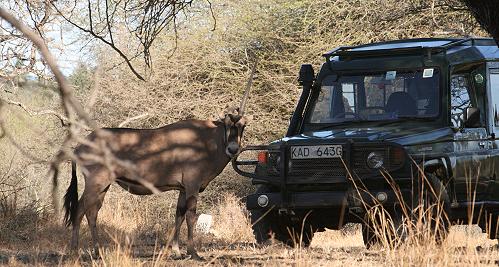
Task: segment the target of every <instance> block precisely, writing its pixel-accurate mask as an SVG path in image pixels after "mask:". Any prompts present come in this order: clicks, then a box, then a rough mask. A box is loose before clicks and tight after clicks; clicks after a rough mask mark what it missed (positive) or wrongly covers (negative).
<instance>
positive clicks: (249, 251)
mask: <svg viewBox="0 0 499 267" xmlns="http://www.w3.org/2000/svg"><path fill="white" fill-rule="evenodd" d="M197 243H198V248H199V254H200V255H201V256H202V257H203V258H204V261H194V260H191V259H189V258H188V257H185V256H184V257H183V258H182V259H173V258H172V257H171V256H170V255H169V254H168V250H167V249H164V248H161V246H160V245H155V244H153V243H151V244H140V245H126V244H127V240H125V241H124V242H119V243H118V244H113V245H107V246H106V245H104V248H103V249H102V251H101V258H98V259H96V258H93V257H92V256H91V253H90V252H89V251H86V250H83V249H81V250H80V253H79V255H75V254H71V253H68V252H67V251H66V250H65V248H62V249H60V250H58V251H55V250H54V251H51V250H50V249H47V248H44V247H36V248H29V246H26V247H25V248H21V249H15V248H9V249H2V248H0V264H2V265H9V266H10V265H38V266H53V265H62V266H206V265H211V266H241V265H243V266H387V265H388V266H421V265H426V266H441V265H445V266H463V265H466V266H497V265H499V250H498V249H497V246H495V242H494V241H492V240H488V239H486V238H485V237H484V236H483V235H482V234H481V233H479V232H478V231H477V230H476V229H472V230H471V231H470V230H467V229H464V230H463V228H462V227H461V228H459V229H456V228H454V229H452V231H451V235H450V236H449V240H447V242H446V244H444V245H443V246H442V247H443V248H442V249H438V250H439V251H435V249H432V250H431V251H427V252H423V253H422V252H420V251H418V250H420V249H421V248H414V249H411V250H414V251H416V252H415V254H414V255H418V256H416V257H413V256H411V253H410V252H409V251H406V250H401V251H388V250H386V249H383V248H381V247H379V248H373V249H370V250H367V249H366V248H365V247H364V245H363V243H362V237H361V234H360V230H359V229H356V230H355V231H354V232H350V233H345V232H341V231H326V232H324V233H318V234H316V236H315V238H314V241H313V242H312V245H311V247H310V248H306V249H299V248H294V249H293V248H289V247H286V246H283V245H281V244H278V243H274V244H270V245H267V246H257V245H256V244H254V243H253V242H237V243H228V242H226V241H223V240H217V239H216V238H215V237H213V236H212V235H210V234H208V235H201V236H200V237H199V238H198V239H197ZM184 249H185V246H184ZM423 250H424V248H423ZM184 252H185V251H184Z"/></svg>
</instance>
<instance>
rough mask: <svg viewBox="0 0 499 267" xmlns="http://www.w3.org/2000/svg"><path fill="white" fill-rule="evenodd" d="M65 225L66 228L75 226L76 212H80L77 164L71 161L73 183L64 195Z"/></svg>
mask: <svg viewBox="0 0 499 267" xmlns="http://www.w3.org/2000/svg"><path fill="white" fill-rule="evenodd" d="M64 209H65V210H66V212H65V214H64V223H65V224H66V226H68V227H69V226H70V225H74V222H75V219H76V211H77V210H78V178H77V177H76V163H75V162H74V161H71V183H70V184H69V187H68V190H67V191H66V194H65V195H64Z"/></svg>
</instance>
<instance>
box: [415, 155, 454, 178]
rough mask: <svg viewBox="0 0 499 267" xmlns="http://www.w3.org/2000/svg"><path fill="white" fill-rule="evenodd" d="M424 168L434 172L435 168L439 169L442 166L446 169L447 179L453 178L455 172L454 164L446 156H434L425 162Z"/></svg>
mask: <svg viewBox="0 0 499 267" xmlns="http://www.w3.org/2000/svg"><path fill="white" fill-rule="evenodd" d="M422 167H423V170H425V171H426V170H429V171H430V172H433V171H434V170H437V169H439V168H442V169H443V171H444V175H445V177H442V178H446V179H451V178H452V176H453V174H452V166H451V165H450V160H449V159H448V158H445V157H441V158H433V159H429V160H425V161H424V162H423V166H422Z"/></svg>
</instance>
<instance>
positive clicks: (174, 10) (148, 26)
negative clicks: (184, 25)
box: [52, 0, 211, 80]
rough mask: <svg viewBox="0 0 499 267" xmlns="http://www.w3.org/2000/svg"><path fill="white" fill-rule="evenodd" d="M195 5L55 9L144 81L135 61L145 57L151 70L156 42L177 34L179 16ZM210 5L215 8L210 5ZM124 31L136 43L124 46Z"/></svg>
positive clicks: (91, 0)
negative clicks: (118, 37) (166, 34)
mask: <svg viewBox="0 0 499 267" xmlns="http://www.w3.org/2000/svg"><path fill="white" fill-rule="evenodd" d="M193 2H194V1H193V0H167V1H164V0H150V1H140V0H114V1H110V0H107V1H99V0H87V1H62V2H55V1H53V2H52V5H53V7H54V9H55V10H56V11H57V13H58V14H59V15H60V16H62V17H63V18H64V20H66V21H67V22H68V23H69V24H71V25H72V26H74V27H75V28H77V29H78V30H80V31H81V32H83V33H84V34H86V35H87V36H88V37H90V38H93V39H97V40H98V41H100V42H102V43H104V44H105V45H107V46H109V47H110V48H111V49H113V50H114V51H115V52H116V53H118V54H119V55H120V57H121V58H122V59H123V61H124V62H125V63H126V64H127V65H128V67H129V69H130V70H131V71H132V72H133V73H134V74H135V76H136V77H137V78H139V79H140V80H144V77H143V75H142V74H140V73H139V71H138V70H137V67H136V66H134V64H132V61H133V60H134V59H135V58H137V57H140V56H142V57H143V59H144V63H145V68H146V69H149V68H151V66H152V58H151V53H150V49H151V46H152V44H153V42H154V40H155V39H156V37H158V35H159V34H160V33H161V32H162V31H163V30H164V29H167V28H168V29H170V30H173V31H174V32H176V31H177V25H178V23H179V15H180V14H181V13H182V12H186V11H187V10H188V9H189V7H191V6H192V4H193ZM207 3H208V4H209V6H211V3H210V2H209V1H207ZM124 30H125V31H126V32H127V34H129V36H130V37H131V38H132V40H133V41H132V42H131V40H127V41H126V43H125V44H121V45H120V44H119V42H118V41H117V40H116V35H118V32H122V31H124ZM133 46H135V47H133Z"/></svg>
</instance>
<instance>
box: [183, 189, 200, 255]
mask: <svg viewBox="0 0 499 267" xmlns="http://www.w3.org/2000/svg"><path fill="white" fill-rule="evenodd" d="M197 201H198V191H196V192H195V193H194V194H188V195H187V212H186V217H187V254H188V255H190V256H191V257H192V259H194V260H203V259H202V258H201V257H199V255H198V253H197V252H196V249H195V248H194V227H195V226H196V221H197V216H196V207H197Z"/></svg>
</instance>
